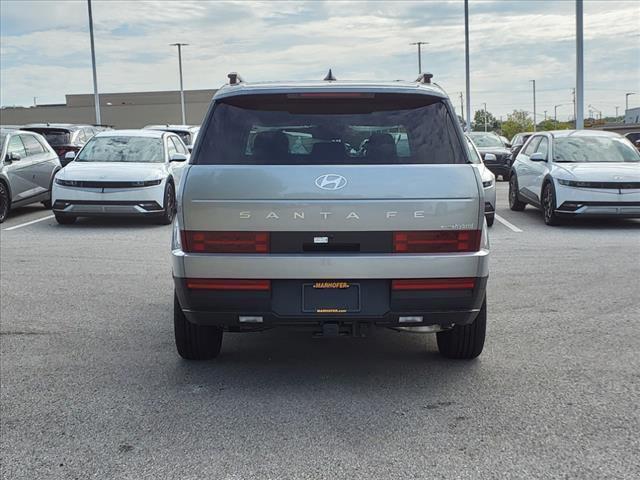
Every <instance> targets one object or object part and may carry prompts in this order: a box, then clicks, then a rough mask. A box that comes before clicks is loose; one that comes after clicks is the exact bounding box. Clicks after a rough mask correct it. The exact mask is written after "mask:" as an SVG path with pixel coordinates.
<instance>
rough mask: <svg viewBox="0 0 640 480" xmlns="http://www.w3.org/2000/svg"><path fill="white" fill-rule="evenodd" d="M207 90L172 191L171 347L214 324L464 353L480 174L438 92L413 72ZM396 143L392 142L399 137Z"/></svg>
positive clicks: (477, 258)
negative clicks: (381, 337) (381, 330)
mask: <svg viewBox="0 0 640 480" xmlns="http://www.w3.org/2000/svg"><path fill="white" fill-rule="evenodd" d="M229 78H230V82H229V84H228V85H225V86H224V87H222V88H221V89H220V90H218V92H217V93H216V94H215V96H214V98H213V101H212V104H211V107H210V109H209V112H208V113H207V115H206V117H205V119H204V122H203V125H202V130H201V133H200V136H199V137H198V140H197V142H196V145H195V148H194V151H193V155H192V156H191V159H190V162H189V165H188V166H187V168H186V170H185V172H184V175H183V178H182V182H181V185H180V187H179V189H178V191H179V198H178V215H177V216H176V220H175V223H174V234H173V239H172V259H173V276H174V281H175V303H174V326H175V339H176V345H177V349H178V352H179V354H180V355H181V356H182V357H184V358H187V359H193V360H198V359H209V358H213V357H216V356H217V355H218V353H219V352H220V347H221V343H222V336H223V332H225V331H227V332H250V331H258V330H264V329H267V328H272V327H285V326H286V327H296V328H300V327H306V328H308V329H309V330H310V331H312V332H313V333H315V334H319V335H326V336H330V335H346V334H349V335H353V336H365V335H366V334H367V333H368V332H369V331H370V330H372V329H373V328H375V327H389V328H393V329H397V330H404V331H416V332H437V343H438V348H439V350H440V352H441V354H443V355H444V356H446V357H449V358H466V359H468V358H474V357H477V356H478V355H479V354H480V352H481V351H482V348H483V345H484V336H485V327H486V300H485V289H486V285H487V277H488V273H489V271H488V268H489V262H488V260H489V242H488V238H487V227H486V223H485V218H484V198H483V187H482V180H481V178H480V175H479V172H478V169H477V168H474V167H473V165H471V163H472V160H471V158H470V155H469V151H468V146H467V144H466V141H465V138H464V136H463V133H462V130H461V128H460V125H459V124H458V121H457V119H456V116H455V114H454V111H453V108H452V106H451V104H450V102H449V99H448V97H447V95H446V93H445V92H444V91H443V90H442V89H441V88H439V87H438V86H436V85H434V84H431V83H430V75H426V74H425V75H424V76H422V77H421V78H420V79H418V81H416V82H388V83H383V82H380V83H378V82H375V83H373V82H366V83H356V82H340V81H323V82H309V83H306V82H302V83H261V84H249V83H245V82H243V81H242V80H241V79H240V78H239V77H238V76H237V75H236V74H230V75H229ZM400 140H402V141H401V142H400Z"/></svg>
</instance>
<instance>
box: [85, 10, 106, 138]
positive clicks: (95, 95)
mask: <svg viewBox="0 0 640 480" xmlns="http://www.w3.org/2000/svg"><path fill="white" fill-rule="evenodd" d="M87 7H88V8H89V38H90V39H91V67H92V68H93V102H94V104H95V107H96V125H101V124H102V119H101V117H100V96H99V95H98V74H97V73H96V48H95V46H94V44H93V15H92V12H91V0H87Z"/></svg>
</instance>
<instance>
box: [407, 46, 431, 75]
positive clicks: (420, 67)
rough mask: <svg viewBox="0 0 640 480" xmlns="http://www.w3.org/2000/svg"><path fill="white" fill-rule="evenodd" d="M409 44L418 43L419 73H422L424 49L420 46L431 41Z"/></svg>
mask: <svg viewBox="0 0 640 480" xmlns="http://www.w3.org/2000/svg"><path fill="white" fill-rule="evenodd" d="M409 45H417V46H418V75H422V50H421V49H420V47H421V46H422V45H429V42H413V43H410V44H409Z"/></svg>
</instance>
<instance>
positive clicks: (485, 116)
mask: <svg viewBox="0 0 640 480" xmlns="http://www.w3.org/2000/svg"><path fill="white" fill-rule="evenodd" d="M482 105H484V131H485V132H486V131H487V104H486V103H483V104H482Z"/></svg>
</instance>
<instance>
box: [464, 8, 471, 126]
mask: <svg viewBox="0 0 640 480" xmlns="http://www.w3.org/2000/svg"><path fill="white" fill-rule="evenodd" d="M464 64H465V81H466V90H467V93H466V96H467V130H468V131H471V80H470V78H469V0H464Z"/></svg>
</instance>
